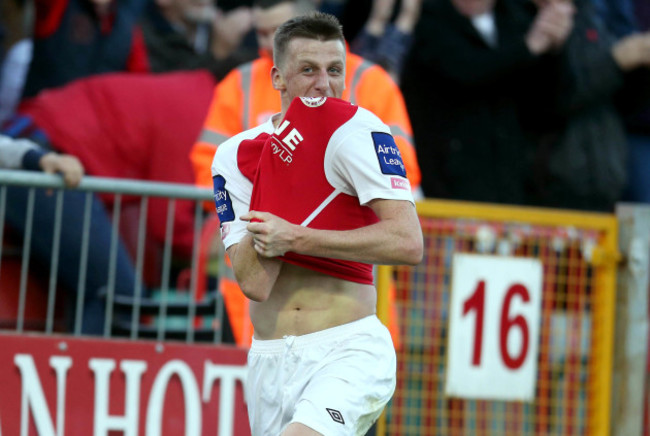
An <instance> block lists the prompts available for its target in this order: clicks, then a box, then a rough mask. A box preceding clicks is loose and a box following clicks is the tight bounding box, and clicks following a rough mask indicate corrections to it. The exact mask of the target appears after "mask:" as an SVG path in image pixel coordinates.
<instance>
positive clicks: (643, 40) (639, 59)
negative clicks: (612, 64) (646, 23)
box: [612, 32, 650, 71]
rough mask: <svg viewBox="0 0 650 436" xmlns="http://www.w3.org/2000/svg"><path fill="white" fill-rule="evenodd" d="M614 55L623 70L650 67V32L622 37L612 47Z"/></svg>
mask: <svg viewBox="0 0 650 436" xmlns="http://www.w3.org/2000/svg"><path fill="white" fill-rule="evenodd" d="M612 55H613V56H614V59H615V60H616V63H617V64H618V66H619V67H620V68H621V70H623V71H630V70H633V69H635V68H639V67H650V32H646V33H636V34H633V35H630V36H626V37H624V38H621V39H620V40H618V41H617V42H616V43H615V44H614V46H613V47H612Z"/></svg>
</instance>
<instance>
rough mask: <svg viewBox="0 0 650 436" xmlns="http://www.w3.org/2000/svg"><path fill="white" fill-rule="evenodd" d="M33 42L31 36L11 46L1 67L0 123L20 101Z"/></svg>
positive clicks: (0, 123)
mask: <svg viewBox="0 0 650 436" xmlns="http://www.w3.org/2000/svg"><path fill="white" fill-rule="evenodd" d="M33 47H34V45H33V43H32V40H31V39H29V38H25V39H22V40H20V41H18V42H17V43H15V44H14V45H12V46H11V48H10V49H9V51H8V52H7V55H6V57H5V59H4V62H2V64H1V65H2V68H0V125H2V123H3V122H4V121H5V120H7V119H8V118H9V117H10V116H11V115H12V114H13V113H14V111H15V110H16V107H18V103H20V99H21V95H22V92H23V88H24V87H25V77H26V76H27V69H28V68H29V62H30V61H31V59H32V51H33Z"/></svg>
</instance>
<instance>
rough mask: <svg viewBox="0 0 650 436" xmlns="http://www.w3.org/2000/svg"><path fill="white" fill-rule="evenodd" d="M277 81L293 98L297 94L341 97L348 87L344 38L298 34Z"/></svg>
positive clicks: (274, 82) (279, 86) (277, 70)
mask: <svg viewBox="0 0 650 436" xmlns="http://www.w3.org/2000/svg"><path fill="white" fill-rule="evenodd" d="M273 85H274V87H275V89H277V90H279V91H280V92H281V94H282V96H283V97H286V98H287V101H288V102H291V101H292V100H293V99H294V98H295V97H337V98H341V96H342V95H343V90H344V89H345V47H344V45H343V42H342V41H318V40H315V39H308V38H296V39H293V40H292V41H291V42H289V46H288V47H287V53H286V58H285V61H284V65H283V66H282V68H281V69H277V68H274V72H273Z"/></svg>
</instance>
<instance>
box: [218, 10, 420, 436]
mask: <svg viewBox="0 0 650 436" xmlns="http://www.w3.org/2000/svg"><path fill="white" fill-rule="evenodd" d="M345 52H346V50H345V40H344V37H343V33H342V30H341V27H340V25H339V23H338V21H337V20H336V18H334V17H333V16H331V15H326V14H322V13H314V14H309V15H305V16H299V17H296V18H294V19H291V20H289V21H287V22H285V23H284V24H282V25H281V26H280V27H279V28H278V29H277V31H276V32H275V37H274V51H273V56H274V64H273V68H272V70H271V80H272V83H273V87H274V89H276V90H277V91H278V92H279V93H280V97H281V101H282V105H281V112H280V113H279V114H276V115H274V116H273V117H272V118H271V119H270V120H268V121H267V122H266V123H264V124H262V125H260V126H257V127H255V128H253V129H250V130H247V131H244V132H242V133H240V134H238V135H236V136H234V137H233V138H231V139H230V140H228V141H226V142H225V143H224V144H221V145H220V146H219V147H218V148H217V151H216V154H215V156H214V162H213V166H212V174H213V176H214V190H215V202H216V207H217V213H218V214H219V220H220V224H221V232H222V238H223V241H224V246H225V247H226V249H227V252H228V256H229V257H230V259H231V261H232V264H233V269H234V271H235V276H236V278H237V281H238V283H239V285H240V287H241V289H242V291H243V293H244V294H245V295H246V296H247V297H248V298H249V299H250V300H251V306H250V314H251V319H252V321H253V325H254V338H253V343H252V345H251V349H250V351H249V357H248V366H249V372H248V376H247V381H246V384H245V392H246V398H247V403H248V412H249V419H250V422H251V431H252V433H253V434H255V435H278V434H280V435H283V436H293V435H332V434H350V435H351V434H365V432H366V431H367V430H368V429H369V428H370V426H371V425H372V424H373V422H374V421H375V420H376V419H377V418H378V416H379V414H380V413H381V411H382V410H383V408H384V406H385V405H386V403H387V402H388V400H389V399H390V397H391V396H392V393H393V391H394V389H395V376H396V374H395V372H396V362H395V361H396V356H395V350H394V348H393V344H392V342H391V338H390V334H389V332H388V330H387V329H386V328H385V327H384V326H383V325H382V324H381V323H380V321H379V320H378V319H377V317H376V315H375V312H376V290H375V288H374V286H373V274H372V266H371V265H370V263H380V264H400V263H406V264H417V263H418V262H420V260H421V259H422V250H423V248H422V246H423V242H422V232H421V229H420V225H419V219H418V216H417V214H416V211H415V207H414V201H413V197H412V194H411V190H410V188H409V184H408V180H407V179H406V173H405V169H404V165H403V164H402V163H401V159H400V155H399V151H398V149H397V147H396V145H395V142H394V140H393V139H392V136H391V135H390V130H389V127H388V126H387V125H385V124H383V123H382V122H381V121H380V120H379V118H378V117H377V116H376V115H373V114H372V113H371V112H369V111H367V110H365V109H363V108H361V107H359V106H356V105H352V104H350V103H349V102H347V101H344V100H340V99H339V98H340V97H341V95H342V93H343V88H344V86H345V74H346V71H345V55H346V54H345ZM297 97H301V98H297ZM333 97H336V98H333ZM281 150H282V151H281ZM341 217H345V219H341ZM328 229H331V230H328Z"/></svg>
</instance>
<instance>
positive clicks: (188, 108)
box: [4, 70, 215, 334]
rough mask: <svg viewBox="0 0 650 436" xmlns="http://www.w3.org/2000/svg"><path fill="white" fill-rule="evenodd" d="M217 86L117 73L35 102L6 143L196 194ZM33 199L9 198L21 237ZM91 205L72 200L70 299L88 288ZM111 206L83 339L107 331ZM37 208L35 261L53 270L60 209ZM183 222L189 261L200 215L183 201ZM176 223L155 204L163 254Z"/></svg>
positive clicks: (179, 240) (101, 230)
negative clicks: (198, 156) (17, 140)
mask: <svg viewBox="0 0 650 436" xmlns="http://www.w3.org/2000/svg"><path fill="white" fill-rule="evenodd" d="M214 85H215V81H214V79H213V77H212V75H211V74H209V73H208V72H207V71H204V70H197V71H193V72H176V73H167V74H159V75H155V76H151V75H140V74H126V73H114V74H105V75H101V76H95V77H91V78H87V79H82V80H77V81H75V82H73V83H70V84H69V85H67V86H65V87H61V88H57V89H53V90H49V91H45V92H42V93H40V94H39V95H38V96H37V97H36V98H34V99H31V100H28V101H26V102H25V103H24V104H23V105H22V106H21V108H20V109H19V111H18V114H17V115H16V116H15V117H14V118H12V119H11V120H10V122H9V123H7V126H6V128H5V130H4V134H5V135H8V136H12V137H27V138H29V139H31V140H33V141H34V142H38V143H40V144H42V146H43V147H44V148H46V149H48V150H56V151H58V152H62V153H67V154H70V155H73V156H76V157H77V158H78V159H79V160H80V161H81V162H82V164H83V165H84V167H85V169H86V171H87V172H88V173H89V174H92V175H94V176H105V177H117V178H133V179H141V180H154V181H163V182H175V183H188V184H191V183H192V182H193V180H194V177H193V172H192V167H191V164H190V162H189V159H188V158H187V155H188V153H189V151H190V148H191V146H192V143H193V141H194V139H195V138H196V135H197V132H199V131H200V129H201V124H202V121H203V117H204V115H205V112H206V111H207V108H208V104H209V102H210V96H211V92H210V91H211V90H212V89H213V87H214ZM71 113H74V114H75V116H74V117H71V116H70V114H71ZM26 199H27V192H26V189H25V188H16V189H14V190H12V195H11V197H10V198H8V201H10V202H11V203H10V204H11V206H10V207H7V210H8V213H7V221H8V222H9V223H10V224H11V227H12V229H14V230H17V231H19V232H20V233H21V234H22V232H24V230H25V204H26ZM84 199H85V194H84V193H82V192H74V191H72V192H67V191H66V200H65V205H64V210H65V216H64V219H63V223H62V224H63V225H62V236H61V237H62V241H63V242H62V243H63V244H65V247H66V249H65V250H62V252H61V255H62V256H64V258H63V259H62V261H61V264H60V265H61V267H60V269H59V276H60V280H61V282H62V284H63V285H64V286H65V287H66V288H67V289H76V287H77V284H78V283H77V280H78V275H79V272H78V269H77V266H78V265H79V253H80V251H79V250H80V249H81V248H80V245H79V241H80V232H79V229H80V228H81V223H82V219H83V215H84V213H83V211H84ZM102 200H104V201H101V200H98V199H96V201H94V202H93V218H92V228H91V233H90V234H91V249H90V250H89V254H90V256H91V258H90V259H89V267H88V274H87V275H86V282H85V289H86V300H85V304H86V306H85V309H84V326H83V329H82V330H83V332H84V333H89V334H97V333H101V332H102V331H103V313H104V312H103V310H104V309H103V307H104V306H103V299H102V298H100V295H99V294H98V293H99V291H100V289H101V288H102V287H104V286H105V285H106V283H107V277H108V270H107V265H108V253H109V250H108V248H109V242H110V235H111V234H110V232H111V225H110V222H109V220H108V217H107V216H105V215H106V211H105V210H104V203H106V204H108V205H109V206H110V205H111V200H112V199H111V198H110V196H102ZM36 204H37V206H36V207H37V213H36V214H35V218H36V219H37V223H35V225H34V227H33V238H34V242H33V244H34V246H33V252H34V254H35V256H36V257H38V258H39V259H40V260H41V261H42V262H49V259H50V254H51V253H50V251H51V247H52V244H51V241H52V237H53V235H52V227H53V226H52V222H53V217H54V208H55V202H54V198H53V197H48V196H47V195H44V194H42V195H39V198H37V202H36ZM132 204H133V203H131V202H130V200H129V199H128V198H124V200H123V213H126V212H127V210H133V208H132V207H131V205H132ZM134 205H135V206H137V203H135V204H134ZM175 214H176V215H175V222H174V240H173V242H174V245H173V247H174V253H175V254H178V255H180V256H184V257H185V258H188V259H189V258H190V254H191V248H192V244H193V238H194V206H193V204H192V203H191V202H189V201H177V202H176V205H175ZM166 216H167V201H166V200H165V199H161V198H151V199H149V203H148V214H147V229H148V232H149V233H150V235H151V236H152V238H153V240H154V243H156V244H158V246H159V247H161V246H162V243H163V241H164V238H165V231H166V227H165V226H166ZM129 241H131V242H135V241H134V240H132V238H126V240H125V243H126V244H127V247H128V243H129ZM121 250H122V251H121V252H120V255H119V265H118V268H120V269H119V270H118V275H117V277H116V278H117V280H116V285H117V286H118V288H117V291H118V293H122V294H129V293H131V294H132V293H133V289H134V287H133V286H134V283H135V278H134V274H133V271H132V270H133V266H132V264H131V260H130V257H129V256H128V254H127V253H126V251H124V250H123V249H121ZM131 252H132V253H134V252H135V250H134V249H132V250H131ZM46 265H47V263H46ZM156 278H157V279H159V278H160V275H157V276H156Z"/></svg>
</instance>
